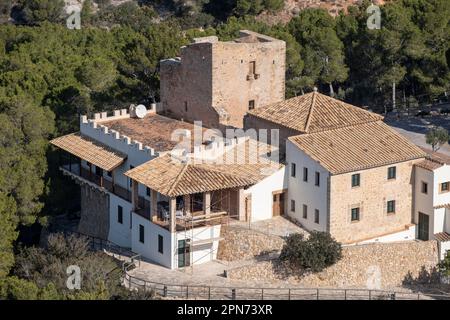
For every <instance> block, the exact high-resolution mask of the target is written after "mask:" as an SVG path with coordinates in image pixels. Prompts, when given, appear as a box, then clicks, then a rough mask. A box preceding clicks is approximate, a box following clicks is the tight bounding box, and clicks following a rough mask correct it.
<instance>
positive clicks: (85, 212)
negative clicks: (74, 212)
mask: <svg viewBox="0 0 450 320" xmlns="http://www.w3.org/2000/svg"><path fill="white" fill-rule="evenodd" d="M78 231H79V232H81V233H84V234H87V235H90V236H94V237H99V238H102V239H108V233H109V197H108V195H106V194H104V193H102V192H100V191H99V190H97V189H95V188H91V187H89V186H87V185H81V219H80V223H79V225H78Z"/></svg>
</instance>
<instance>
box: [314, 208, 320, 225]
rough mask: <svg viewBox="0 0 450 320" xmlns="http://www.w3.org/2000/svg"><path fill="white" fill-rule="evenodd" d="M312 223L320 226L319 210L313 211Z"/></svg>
mask: <svg viewBox="0 0 450 320" xmlns="http://www.w3.org/2000/svg"><path fill="white" fill-rule="evenodd" d="M314 223H317V224H320V211H319V209H314Z"/></svg>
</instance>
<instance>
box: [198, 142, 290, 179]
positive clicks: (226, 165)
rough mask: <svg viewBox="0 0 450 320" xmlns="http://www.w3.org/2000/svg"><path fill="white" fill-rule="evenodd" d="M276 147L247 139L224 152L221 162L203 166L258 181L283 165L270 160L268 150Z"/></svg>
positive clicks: (274, 149) (271, 150)
mask: <svg viewBox="0 0 450 320" xmlns="http://www.w3.org/2000/svg"><path fill="white" fill-rule="evenodd" d="M276 150H277V148H276V147H274V146H272V145H268V144H265V143H263V142H260V141H257V140H253V139H248V140H247V141H245V142H244V143H241V144H239V145H237V146H236V147H235V148H233V149H232V150H230V151H228V152H226V153H224V155H223V156H222V163H223V164H218V163H217V162H216V163H213V164H208V163H205V164H203V166H204V167H205V168H208V169H209V170H216V171H220V172H227V173H230V174H234V175H237V176H240V177H244V178H246V179H249V180H250V181H252V182H253V183H252V184H255V183H257V182H259V181H260V180H262V179H264V178H266V177H267V176H268V175H270V174H272V173H273V172H275V171H277V170H279V169H280V168H281V167H283V165H282V164H280V163H279V162H277V161H272V160H271V159H270V157H269V156H268V152H276Z"/></svg>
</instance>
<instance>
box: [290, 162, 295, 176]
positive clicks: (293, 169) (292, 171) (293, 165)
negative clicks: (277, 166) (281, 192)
mask: <svg viewBox="0 0 450 320" xmlns="http://www.w3.org/2000/svg"><path fill="white" fill-rule="evenodd" d="M291 177H293V178H295V163H291Z"/></svg>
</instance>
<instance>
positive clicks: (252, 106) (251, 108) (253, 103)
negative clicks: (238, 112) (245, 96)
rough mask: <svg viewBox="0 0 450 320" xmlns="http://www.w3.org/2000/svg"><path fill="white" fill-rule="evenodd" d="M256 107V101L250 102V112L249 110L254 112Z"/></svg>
mask: <svg viewBox="0 0 450 320" xmlns="http://www.w3.org/2000/svg"><path fill="white" fill-rule="evenodd" d="M255 106H256V102H255V100H254V99H252V100H248V110H249V111H250V110H254V109H255Z"/></svg>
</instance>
